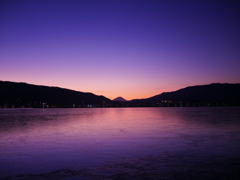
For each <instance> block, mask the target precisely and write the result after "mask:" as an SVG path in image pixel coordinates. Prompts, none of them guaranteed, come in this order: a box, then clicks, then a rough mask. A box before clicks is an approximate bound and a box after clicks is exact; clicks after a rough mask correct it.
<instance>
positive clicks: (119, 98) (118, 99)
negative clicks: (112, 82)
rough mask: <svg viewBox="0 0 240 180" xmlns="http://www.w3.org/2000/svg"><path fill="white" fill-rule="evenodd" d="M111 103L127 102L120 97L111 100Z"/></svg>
mask: <svg viewBox="0 0 240 180" xmlns="http://www.w3.org/2000/svg"><path fill="white" fill-rule="evenodd" d="M113 101H120V102H125V101H127V100H126V99H124V98H122V97H117V98H115V99H113Z"/></svg>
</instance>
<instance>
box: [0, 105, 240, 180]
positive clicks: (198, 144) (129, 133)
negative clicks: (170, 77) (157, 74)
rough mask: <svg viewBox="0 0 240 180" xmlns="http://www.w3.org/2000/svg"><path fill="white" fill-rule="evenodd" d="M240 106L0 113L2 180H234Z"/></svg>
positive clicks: (239, 162) (239, 152) (239, 153)
mask: <svg viewBox="0 0 240 180" xmlns="http://www.w3.org/2000/svg"><path fill="white" fill-rule="evenodd" d="M238 169H240V107H207V108H201V107H196V108H194V107H192V108H93V109H91V108H89V109H0V178H6V177H8V178H9V179H58V178H59V179H67V180H69V179H147V178H148V179H202V178H205V179H211V178H216V179H226V178H227V179H228V178H231V179H237V178H239V177H240V176H239V175H240V173H239V172H238Z"/></svg>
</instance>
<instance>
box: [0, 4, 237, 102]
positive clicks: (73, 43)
mask: <svg viewBox="0 0 240 180" xmlns="http://www.w3.org/2000/svg"><path fill="white" fill-rule="evenodd" d="M239 22H240V3H239V2H238V1H237V0H232V1H229V0H225V1H221V0H216V1H210V0H199V1H192V0H186V1H185V0H182V1H180V0H173V1H171V0H162V1H161V0H153V1H150V0H146V1H140V0H135V1H131V0H119V1H117V0H109V1H104V0H96V1H93V0H82V1H81V0H76V1H74V0H66V1H63V0H55V1H53V0H46V1H45V0H30V1H21V0H16V1H11V0H1V1H0V80H3V81H15V82H27V83H31V84H37V85H47V86H58V87H64V88H68V89H74V90H77V91H83V92H92V93H94V94H97V95H104V96H106V97H108V98H110V99H113V98H115V97H117V96H122V97H124V98H125V99H127V100H130V99H134V98H147V97H151V96H154V95H156V94H160V93H162V92H166V91H175V90H177V89H180V88H183V87H186V86H191V85H201V84H210V83H216V82H220V83H239V82H240V49H239V48H240V23H239Z"/></svg>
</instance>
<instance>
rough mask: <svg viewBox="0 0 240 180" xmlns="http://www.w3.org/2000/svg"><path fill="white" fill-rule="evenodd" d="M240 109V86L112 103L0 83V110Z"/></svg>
mask: <svg viewBox="0 0 240 180" xmlns="http://www.w3.org/2000/svg"><path fill="white" fill-rule="evenodd" d="M162 106H163V107H168V106H169V107H175V106H176V107H179V106H240V84H218V83H217V84H210V85H202V86H191V87H186V88H184V89H180V90H177V91H174V92H167V93H162V94H159V95H156V96H153V97H150V98H147V99H135V100H131V101H111V100H110V99H108V98H106V97H104V96H97V95H94V94H92V93H83V92H78V91H73V90H69V89H64V88H59V87H48V86H37V85H31V84H26V83H15V82H8V81H0V108H81V107H162Z"/></svg>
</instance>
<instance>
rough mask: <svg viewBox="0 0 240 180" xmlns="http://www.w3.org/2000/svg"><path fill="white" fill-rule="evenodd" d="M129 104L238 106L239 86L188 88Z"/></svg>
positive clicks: (217, 84) (134, 100) (223, 85)
mask: <svg viewBox="0 0 240 180" xmlns="http://www.w3.org/2000/svg"><path fill="white" fill-rule="evenodd" d="M129 103H131V104H138V105H142V106H144V104H145V105H151V104H156V103H158V104H162V105H164V104H171V105H179V104H184V105H190V106H193V105H200V106H205V105H240V84H239V83H237V84H227V83H225V84H220V83H213V84H209V85H198V86H189V87H186V88H183V89H179V90H177V91H173V92H164V93H162V94H159V95H156V96H153V97H150V98H147V99H133V100H131V101H130V102H129Z"/></svg>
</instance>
